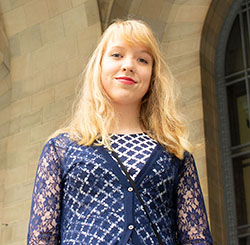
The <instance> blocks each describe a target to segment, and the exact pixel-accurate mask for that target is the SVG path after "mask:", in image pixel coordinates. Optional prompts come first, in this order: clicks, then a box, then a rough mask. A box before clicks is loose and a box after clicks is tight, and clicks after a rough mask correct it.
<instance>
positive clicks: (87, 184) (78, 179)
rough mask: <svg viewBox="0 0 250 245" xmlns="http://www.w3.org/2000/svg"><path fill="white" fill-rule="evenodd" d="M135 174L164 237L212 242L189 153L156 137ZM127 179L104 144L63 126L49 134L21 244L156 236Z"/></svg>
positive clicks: (68, 244) (69, 244)
mask: <svg viewBox="0 0 250 245" xmlns="http://www.w3.org/2000/svg"><path fill="white" fill-rule="evenodd" d="M141 159H142V158H141ZM145 159H147V157H146V158H145ZM135 165H136V166H138V165H137V164H135ZM134 181H135V183H136V185H137V188H138V190H139V192H140V193H141V196H142V198H143V200H144V202H145V203H146V205H147V207H148V211H149V213H150V216H151V218H152V220H153V222H154V223H155V225H156V227H157V229H158V232H159V234H160V235H161V237H162V240H163V242H164V244H168V245H171V244H212V239H211V236H210V232H209V227H208V222H207V216H206V211H205V206H204V201H203V197H202V193H201V189H200V184H199V179H198V175H197V170H196V167H195V163H194V160H193V157H192V156H191V155H190V154H189V153H186V154H185V157H184V159H183V160H179V159H177V158H176V157H175V156H174V155H172V154H170V153H168V152H167V151H166V150H164V149H163V148H162V147H161V146H160V145H159V144H157V145H156V146H155V147H153V150H152V153H151V155H150V157H149V158H148V160H146V163H144V166H143V168H142V169H141V171H139V172H138V173H137V174H136V176H135V179H134ZM129 187H130V184H129V182H128V181H127V179H126V177H125V176H124V174H123V173H122V171H121V169H120V168H119V166H118V164H117V162H116V161H115V160H114V159H113V158H112V157H111V155H110V154H109V153H108V152H107V150H106V149H105V148H104V147H103V146H91V147H84V146H80V145H78V144H77V143H76V142H74V141H72V140H70V138H69V137H68V135H67V134H61V135H59V136H57V137H55V138H53V139H51V140H50V141H48V142H47V143H46V144H45V146H44V148H43V151H42V154H41V157H40V160H39V164H38V169H37V174H36V179H35V184H34V191H33V196H32V207H31V216H30V222H29V233H28V239H27V241H28V244H35V245H39V244H49V245H50V244H51V245H52V244H53V245H54V244H64V245H73V244H97V245H99V244H100V245H105V244H119V245H120V244H122V245H123V244H124V245H126V244H128V242H132V243H133V244H136V245H140V244H157V239H156V237H155V234H154V232H153V230H152V228H151V226H150V223H149V221H148V219H147V217H146V215H145V213H144V211H143V209H142V207H141V204H140V203H139V201H138V200H137V197H136V195H135V193H134V192H133V191H131V190H130V189H129Z"/></svg>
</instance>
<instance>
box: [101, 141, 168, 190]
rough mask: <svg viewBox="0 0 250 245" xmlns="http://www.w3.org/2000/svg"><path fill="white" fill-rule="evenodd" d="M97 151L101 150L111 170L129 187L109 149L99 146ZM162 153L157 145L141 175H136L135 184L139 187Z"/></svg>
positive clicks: (161, 149) (140, 172)
mask: <svg viewBox="0 0 250 245" xmlns="http://www.w3.org/2000/svg"><path fill="white" fill-rule="evenodd" d="M96 149H97V150H99V151H100V153H101V154H102V156H103V157H104V158H105V159H106V160H107V162H108V163H110V167H111V169H112V170H113V172H114V173H115V174H116V175H117V177H118V178H119V179H120V180H121V182H122V183H123V184H125V185H126V186H127V184H128V180H127V177H126V176H125V175H124V173H123V171H122V169H121V168H120V166H119V164H118V163H117V161H116V160H115V159H114V158H113V157H112V156H111V154H110V153H109V152H108V149H106V148H105V147H104V146H103V145H101V146H97V147H96ZM162 151H163V148H162V146H161V145H160V144H159V143H157V144H156V146H155V148H154V149H153V151H152V152H151V154H150V156H149V158H148V160H147V161H146V163H145V165H144V166H143V167H142V169H141V170H140V171H139V173H138V174H137V175H136V177H135V179H134V182H135V183H136V185H137V186H139V184H140V183H141V181H142V180H143V179H144V177H145V176H146V175H147V173H148V172H149V170H150V169H151V168H152V167H153V163H154V162H155V160H156V159H157V158H158V157H159V155H160V154H161V153H162Z"/></svg>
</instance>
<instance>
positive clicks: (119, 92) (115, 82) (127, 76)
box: [101, 38, 153, 107]
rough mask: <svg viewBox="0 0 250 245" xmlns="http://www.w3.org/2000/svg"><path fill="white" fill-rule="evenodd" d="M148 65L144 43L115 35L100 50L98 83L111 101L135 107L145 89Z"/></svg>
mask: <svg viewBox="0 0 250 245" xmlns="http://www.w3.org/2000/svg"><path fill="white" fill-rule="evenodd" d="M152 66H153V58H152V56H151V55H150V54H149V53H148V51H147V49H146V48H145V47H144V46H141V45H133V46H132V45H129V44H127V43H125V42H124V41H123V40H122V39H120V38H115V39H113V40H111V41H109V42H108V44H107V48H106V50H105V52H104V54H103V58H102V63H101V69H102V73H101V81H102V86H103V88H104V90H105V92H106V93H107V94H108V96H109V97H110V98H111V100H112V102H113V103H115V104H117V105H118V104H122V105H128V106H135V107H138V106H139V105H140V102H141V100H142V98H143V96H144V95H145V94H146V92H147V91H148V88H149V85H150V80H151V75H152Z"/></svg>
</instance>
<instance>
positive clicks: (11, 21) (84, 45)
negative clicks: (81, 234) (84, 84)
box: [0, 0, 101, 245]
mask: <svg viewBox="0 0 250 245" xmlns="http://www.w3.org/2000/svg"><path fill="white" fill-rule="evenodd" d="M0 9H1V13H2V21H3V24H4V27H5V33H6V35H5V37H6V38H5V39H2V35H3V31H2V28H0V31H1V32H0V35H1V39H0V40H1V43H0V45H1V52H0V61H1V62H0V65H1V66H0V67H1V68H0V161H1V163H0V188H1V189H0V210H1V212H0V220H1V222H0V223H1V224H0V225H1V227H0V232H1V233H0V234H1V238H0V244H4V245H8V244H25V240H26V234H27V226H28V218H29V211H30V205H31V202H30V200H31V193H32V189H33V182H34V177H35V171H36V167H37V162H38V158H39V155H40V153H41V149H42V145H43V143H44V141H45V140H46V138H47V137H48V136H49V134H51V133H52V132H53V131H54V130H55V129H57V128H58V127H59V126H60V125H61V124H62V123H63V122H64V121H65V119H66V118H67V117H68V116H69V115H70V112H71V106H72V100H73V97H74V95H75V93H76V91H75V90H76V87H77V83H78V81H79V80H80V74H81V72H82V70H83V67H84V64H85V63H86V61H87V59H88V57H89V55H90V53H91V51H92V50H93V48H94V47H95V46H96V42H97V40H98V38H99V36H100V34H101V24H100V20H99V12H98V5H97V1H95V0H53V1H50V0H47V1H46V0H21V1H20V0H19V1H11V0H2V1H1V2H0ZM2 40H4V41H5V42H4V43H3V42H2ZM6 49H7V50H8V51H9V53H10V66H11V69H10V73H9V70H8V69H7V68H9V67H8V64H6V63H3V61H2V57H3V55H2V54H5V53H6V52H5V50H6ZM4 57H5V56H4ZM5 59H6V58H5ZM6 69H7V70H6ZM6 74H8V75H6ZM3 177H5V178H3Z"/></svg>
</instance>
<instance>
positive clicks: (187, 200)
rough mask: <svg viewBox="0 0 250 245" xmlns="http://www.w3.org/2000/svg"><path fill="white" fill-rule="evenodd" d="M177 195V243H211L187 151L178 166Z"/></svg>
mask: <svg viewBox="0 0 250 245" xmlns="http://www.w3.org/2000/svg"><path fill="white" fill-rule="evenodd" d="M177 195H178V197H177V211H178V214H177V215H178V221H177V223H178V240H179V243H180V244H213V243H212V238H211V235H210V231H209V226H208V220H207V214H206V210H205V204H204V200H203V196H202V191H201V187H200V183H199V178H198V174H197V170H196V166H195V162H194V159H193V157H192V156H191V155H190V154H188V153H186V154H185V158H184V160H183V162H182V166H181V167H180V171H179V184H178V189H177Z"/></svg>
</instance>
